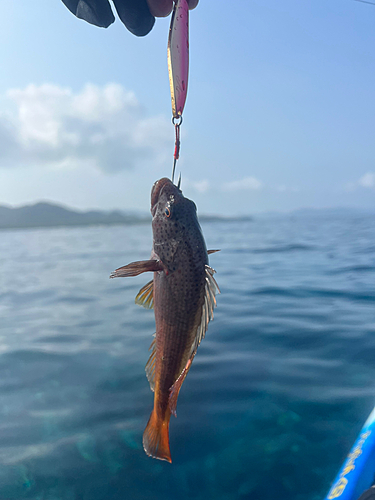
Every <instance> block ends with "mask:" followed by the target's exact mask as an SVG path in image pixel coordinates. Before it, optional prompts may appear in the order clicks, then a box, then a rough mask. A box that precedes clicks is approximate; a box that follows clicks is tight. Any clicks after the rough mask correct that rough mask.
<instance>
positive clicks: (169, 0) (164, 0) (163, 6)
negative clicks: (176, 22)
mask: <svg viewBox="0 0 375 500" xmlns="http://www.w3.org/2000/svg"><path fill="white" fill-rule="evenodd" d="M198 2H199V0H188V3H189V9H190V10H192V9H195V7H196V6H197V5H198ZM147 3H148V6H149V9H150V12H151V14H152V15H153V16H155V17H167V16H169V14H170V13H171V11H172V8H173V0H147Z"/></svg>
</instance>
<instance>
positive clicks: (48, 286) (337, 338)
mask: <svg viewBox="0 0 375 500" xmlns="http://www.w3.org/2000/svg"><path fill="white" fill-rule="evenodd" d="M202 230H203V233H204V235H205V239H206V243H207V247H208V248H212V249H220V250H221V251H220V252H218V253H215V254H212V255H211V256H210V264H211V266H212V267H214V268H215V269H216V271H217V274H216V275H215V276H216V278H217V282H218V284H219V286H220V288H221V295H219V296H218V298H217V308H216V309H215V318H214V321H213V322H211V323H210V325H209V328H208V332H207V334H206V338H205V339H204V340H203V342H202V344H201V345H200V347H199V349H198V353H197V356H196V357H195V359H194V363H193V366H192V369H191V370H190V372H189V375H188V377H187V379H186V380H185V382H184V385H183V387H182V390H181V392H180V397H179V401H178V407H177V418H176V419H175V418H174V417H173V416H172V419H171V425H170V444H171V453H172V460H173V463H172V464H169V463H167V462H162V461H159V460H155V459H151V458H149V457H147V456H146V454H145V453H144V451H143V448H142V433H143V430H144V427H145V425H146V423H147V421H148V418H149V414H150V412H151V409H152V405H153V393H152V392H151V391H150V388H149V384H148V382H147V379H146V376H145V372H144V366H145V364H146V362H147V359H148V356H149V351H148V349H149V345H150V343H151V340H152V338H153V337H152V335H153V333H154V331H155V322H154V315H153V311H149V310H146V309H143V308H141V307H139V306H137V305H136V304H135V303H134V298H135V295H136V294H137V292H138V290H139V289H140V288H141V287H142V286H143V285H144V284H145V283H146V282H147V281H148V280H149V279H151V276H150V275H149V276H146V275H141V276H138V277H135V278H118V279H109V275H110V273H111V272H112V271H113V270H114V269H116V268H118V267H120V266H123V265H125V264H128V263H129V262H131V261H135V260H145V259H148V258H149V255H150V251H151V244H152V234H151V225H147V224H143V225H128V226H127V225H117V226H94V227H66V228H44V229H17V230H4V231H1V232H0V318H1V322H0V499H1V500H22V499H30V500H128V499H129V500H151V499H152V500H185V499H189V500H190V499H194V500H276V499H277V500H322V499H323V498H324V497H325V495H326V494H327V492H328V490H329V488H330V486H331V484H332V482H333V480H334V478H335V476H336V474H337V472H338V471H339V469H340V467H341V464H342V462H343V461H344V459H345V457H346V455H347V454H348V452H349V450H350V448H351V447H352V445H353V443H354V441H355V438H356V436H357V435H358V433H359V431H360V429H361V427H362V425H363V423H364V422H365V420H366V418H367V416H368V415H369V413H370V412H371V410H372V408H373V406H374V404H375V217H374V215H370V214H369V215H366V214H360V213H355V212H353V213H352V212H348V213H342V214H340V213H330V212H324V211H322V212H316V213H314V212H313V213H300V214H298V213H297V214H284V215H277V214H275V215H268V216H261V215H260V216H255V217H254V219H253V220H247V221H246V220H238V221H235V220H228V221H211V222H205V223H203V224H202ZM374 472H375V471H374Z"/></svg>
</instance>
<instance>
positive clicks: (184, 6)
mask: <svg viewBox="0 0 375 500" xmlns="http://www.w3.org/2000/svg"><path fill="white" fill-rule="evenodd" d="M168 72H169V84H170V88H171V100H172V123H173V125H174V127H175V135H176V140H175V149H174V155H173V158H174V161H173V170H172V182H173V179H174V173H175V169H176V162H177V160H178V158H179V155H180V126H181V123H182V112H183V110H184V107H185V102H186V95H187V88H188V78H189V4H188V2H187V0H177V1H176V3H175V6H174V9H173V14H172V19H171V25H170V28H169V38H168Z"/></svg>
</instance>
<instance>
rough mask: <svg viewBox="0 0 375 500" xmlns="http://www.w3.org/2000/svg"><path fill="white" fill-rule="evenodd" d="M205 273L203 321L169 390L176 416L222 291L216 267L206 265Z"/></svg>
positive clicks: (173, 411) (170, 401)
mask: <svg viewBox="0 0 375 500" xmlns="http://www.w3.org/2000/svg"><path fill="white" fill-rule="evenodd" d="M205 273H206V276H205V278H206V284H205V295H204V303H203V306H202V313H201V321H200V324H199V326H198V328H197V332H196V335H195V339H194V342H193V345H192V346H191V350H190V355H189V359H188V362H187V363H186V366H185V368H184V369H183V370H182V372H181V374H180V375H179V377H178V378H177V380H176V382H175V383H174V384H173V385H172V387H171V388H170V390H169V409H170V410H171V413H173V415H174V416H176V407H177V398H178V394H179V392H180V389H181V386H182V383H183V381H184V380H185V377H186V375H187V374H188V371H189V370H190V367H191V364H192V362H193V359H194V356H195V355H196V353H197V349H198V346H199V344H200V343H201V341H202V339H203V338H204V336H205V334H206V331H207V327H208V323H209V322H210V321H211V320H212V319H214V308H215V307H216V299H215V295H216V293H220V288H219V286H218V284H217V283H216V280H215V278H214V276H213V275H214V274H215V273H216V271H215V269H212V267H210V266H208V265H206V266H205Z"/></svg>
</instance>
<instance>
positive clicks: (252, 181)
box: [222, 177, 263, 191]
mask: <svg viewBox="0 0 375 500" xmlns="http://www.w3.org/2000/svg"><path fill="white" fill-rule="evenodd" d="M262 186H263V184H262V182H261V181H259V180H258V179H256V178H255V177H245V178H244V179H242V180H240V181H232V182H227V183H225V184H223V186H222V187H223V190H224V191H240V190H244V191H256V190H258V189H261V188H262Z"/></svg>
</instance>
